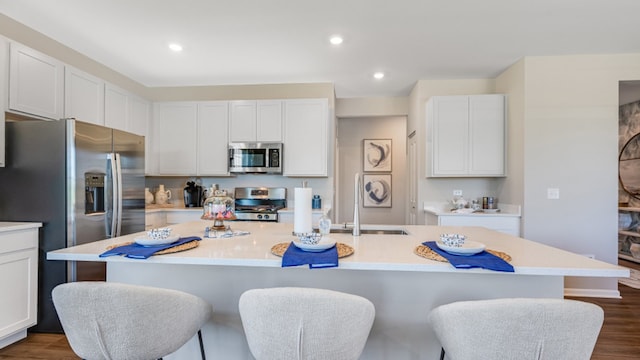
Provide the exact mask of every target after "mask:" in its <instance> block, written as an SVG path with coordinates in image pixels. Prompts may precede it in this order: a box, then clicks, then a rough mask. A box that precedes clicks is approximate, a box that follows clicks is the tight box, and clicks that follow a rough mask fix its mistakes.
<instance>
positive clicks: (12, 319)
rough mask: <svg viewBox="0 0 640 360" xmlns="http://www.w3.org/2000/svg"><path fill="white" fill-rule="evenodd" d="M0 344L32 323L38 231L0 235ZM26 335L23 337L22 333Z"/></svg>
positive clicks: (36, 295)
mask: <svg viewBox="0 0 640 360" xmlns="http://www.w3.org/2000/svg"><path fill="white" fill-rule="evenodd" d="M0 289H2V296H1V297H0V343H2V340H3V338H5V337H7V336H9V335H11V334H13V333H16V332H18V331H21V330H25V331H26V329H27V328H28V327H30V326H33V325H35V324H36V320H37V299H38V229H37V228H35V229H27V230H17V231H7V232H4V233H2V234H0ZM25 335H26V334H25Z"/></svg>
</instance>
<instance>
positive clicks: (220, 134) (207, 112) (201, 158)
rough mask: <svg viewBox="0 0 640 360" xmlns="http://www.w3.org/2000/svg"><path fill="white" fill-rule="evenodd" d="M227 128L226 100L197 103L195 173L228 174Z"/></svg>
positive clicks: (227, 106)
mask: <svg viewBox="0 0 640 360" xmlns="http://www.w3.org/2000/svg"><path fill="white" fill-rule="evenodd" d="M228 129H229V103H228V102H227V101H207V102H201V103H198V130H197V142H198V150H197V158H198V168H197V175H229V170H228V166H227V162H228V157H227V153H228V152H227V145H228V143H229V138H228V133H229V132H228Z"/></svg>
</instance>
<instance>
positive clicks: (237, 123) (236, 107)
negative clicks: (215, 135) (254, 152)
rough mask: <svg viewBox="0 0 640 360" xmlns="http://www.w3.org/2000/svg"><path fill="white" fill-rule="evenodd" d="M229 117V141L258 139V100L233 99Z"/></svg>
mask: <svg viewBox="0 0 640 360" xmlns="http://www.w3.org/2000/svg"><path fill="white" fill-rule="evenodd" d="M230 107H231V117H230V118H229V141H231V142H245V141H256V118H257V113H256V102H255V101H252V100H248V101H245V100H242V101H232V102H231V104H230Z"/></svg>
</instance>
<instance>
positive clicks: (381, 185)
mask: <svg viewBox="0 0 640 360" xmlns="http://www.w3.org/2000/svg"><path fill="white" fill-rule="evenodd" d="M362 191H363V195H362V198H363V199H364V201H363V202H362V206H363V207H388V208H390V207H391V174H380V175H378V174H364V175H363V186H362Z"/></svg>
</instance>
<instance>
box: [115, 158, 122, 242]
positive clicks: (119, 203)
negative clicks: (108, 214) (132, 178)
mask: <svg viewBox="0 0 640 360" xmlns="http://www.w3.org/2000/svg"><path fill="white" fill-rule="evenodd" d="M115 155H116V182H117V184H118V189H117V191H115V192H114V193H117V194H116V195H117V204H116V205H117V209H118V211H117V217H116V216H114V218H117V223H116V236H120V235H121V234H122V164H121V163H120V154H118V153H116V154H115ZM114 208H115V207H114Z"/></svg>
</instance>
